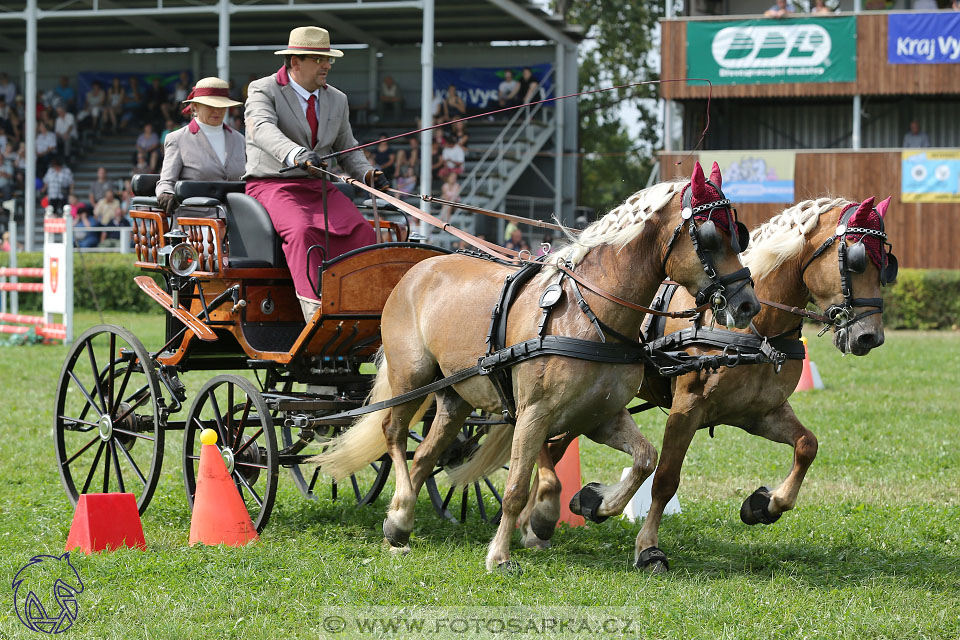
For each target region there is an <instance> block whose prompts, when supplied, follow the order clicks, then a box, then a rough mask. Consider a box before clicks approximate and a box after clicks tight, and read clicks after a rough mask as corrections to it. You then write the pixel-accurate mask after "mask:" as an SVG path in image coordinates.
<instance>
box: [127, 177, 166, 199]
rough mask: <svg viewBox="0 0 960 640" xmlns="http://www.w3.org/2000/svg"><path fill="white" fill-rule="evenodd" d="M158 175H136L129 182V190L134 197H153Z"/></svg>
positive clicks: (158, 178)
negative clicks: (131, 190)
mask: <svg viewBox="0 0 960 640" xmlns="http://www.w3.org/2000/svg"><path fill="white" fill-rule="evenodd" d="M159 180H160V174H159V173H138V174H136V175H134V176H133V179H132V180H130V188H131V189H133V195H135V196H151V197H152V196H155V195H156V190H157V182H158V181H159Z"/></svg>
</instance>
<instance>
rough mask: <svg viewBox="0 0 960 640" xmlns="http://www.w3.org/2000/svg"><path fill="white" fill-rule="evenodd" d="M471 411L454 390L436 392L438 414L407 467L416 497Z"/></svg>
mask: <svg viewBox="0 0 960 640" xmlns="http://www.w3.org/2000/svg"><path fill="white" fill-rule="evenodd" d="M472 411H473V407H471V406H470V405H469V404H467V403H466V402H465V401H464V400H463V398H461V397H460V396H459V395H458V394H457V393H456V392H455V391H454V390H453V389H444V390H443V391H438V392H437V415H436V417H435V418H434V419H433V423H432V424H431V425H430V430H429V431H428V432H427V435H426V436H425V437H424V439H423V442H421V443H420V444H418V445H417V450H416V451H415V452H414V454H413V464H412V465H411V466H410V480H411V482H412V483H413V491H414V493H415V494H417V495H419V494H420V489H421V488H422V487H423V483H424V482H426V481H427V478H429V477H430V474H431V473H433V469H434V467H436V466H437V460H438V459H439V458H440V455H441V454H442V453H443V452H444V451H446V449H447V447H449V446H450V445H451V444H453V443H454V442H455V441H456V439H457V434H458V433H459V432H460V427H462V426H463V423H464V421H465V420H466V419H467V417H468V416H469V415H470V413H471V412H472Z"/></svg>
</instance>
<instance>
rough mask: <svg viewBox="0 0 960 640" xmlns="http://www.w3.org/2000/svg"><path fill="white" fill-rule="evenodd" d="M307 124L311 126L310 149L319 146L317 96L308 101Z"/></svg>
mask: <svg viewBox="0 0 960 640" xmlns="http://www.w3.org/2000/svg"><path fill="white" fill-rule="evenodd" d="M307 124H308V125H310V148H311V149H312V148H313V147H315V146H317V96H315V95H313V94H312V93H311V94H310V99H309V100H307Z"/></svg>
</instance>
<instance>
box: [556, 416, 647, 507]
mask: <svg viewBox="0 0 960 640" xmlns="http://www.w3.org/2000/svg"><path fill="white" fill-rule="evenodd" d="M584 435H586V436H587V437H588V438H590V439H591V440H593V441H594V442H598V443H600V444H605V445H607V446H608V447H612V448H614V449H616V450H618V451H623V452H624V453H626V454H629V455H631V456H633V465H632V466H631V467H630V473H628V474H627V477H626V478H624V479H623V480H621V481H620V482H617V483H615V484H612V485H610V486H604V485H602V484H600V483H598V482H591V483H590V484H588V485H586V486H584V487H582V488H581V489H580V491H578V492H577V493H576V494H575V495H574V496H573V498H572V499H571V500H570V511H572V512H573V513H576V514H577V515H581V516H583V517H584V518H586V519H587V520H592V521H593V522H603V521H604V520H606V519H607V518H609V517H610V516H612V515H616V514H618V513H622V512H623V509H624V507H626V506H627V503H628V502H630V498H632V497H633V494H635V493H636V492H637V489H639V488H640V485H641V484H643V481H644V480H646V478H647V476H649V475H650V474H651V473H653V470H654V469H655V468H656V467H657V450H656V449H655V448H654V446H653V445H652V444H650V441H649V440H647V439H646V438H645V437H644V436H643V434H642V433H641V432H640V429H639V427H637V423H636V422H634V421H633V416H631V415H630V413H629V412H628V411H627V410H626V409H624V410H622V411H620V413H618V414H617V416H616V417H615V418H614V420H613V421H611V422H609V423H608V424H606V425H603V426H601V427H599V428H598V429H596V430H594V431H592V432H590V433H585V434H584Z"/></svg>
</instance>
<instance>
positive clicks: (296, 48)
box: [274, 27, 343, 58]
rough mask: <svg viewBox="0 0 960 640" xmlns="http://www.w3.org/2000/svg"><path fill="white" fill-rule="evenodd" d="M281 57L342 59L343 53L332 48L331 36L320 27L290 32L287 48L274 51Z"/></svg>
mask: <svg viewBox="0 0 960 640" xmlns="http://www.w3.org/2000/svg"><path fill="white" fill-rule="evenodd" d="M274 53H275V54H277V55H278V56H280V55H288V54H289V55H294V56H330V57H331V58H342V57H343V51H340V50H339V49H331V48H330V34H329V33H327V30H326V29H321V28H320V27H297V28H296V29H294V30H293V31H291V32H290V40H289V42H287V48H286V49H283V50H282V51H274Z"/></svg>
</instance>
